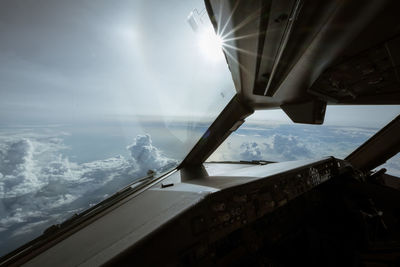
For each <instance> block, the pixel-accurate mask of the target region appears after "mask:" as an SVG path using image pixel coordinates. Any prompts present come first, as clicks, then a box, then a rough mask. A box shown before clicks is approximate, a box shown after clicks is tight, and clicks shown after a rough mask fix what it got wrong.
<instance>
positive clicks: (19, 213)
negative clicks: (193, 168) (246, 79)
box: [0, 0, 235, 255]
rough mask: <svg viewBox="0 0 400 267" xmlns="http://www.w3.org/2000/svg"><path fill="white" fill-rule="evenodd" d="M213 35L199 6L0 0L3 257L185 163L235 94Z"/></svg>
mask: <svg viewBox="0 0 400 267" xmlns="http://www.w3.org/2000/svg"><path fill="white" fill-rule="evenodd" d="M191 12H193V13H191ZM189 14H192V16H194V15H196V17H195V19H196V21H195V23H196V24H195V26H196V27H197V28H196V31H194V28H193V21H191V22H192V23H191V24H190V23H188V16H189ZM193 14H194V15H193ZM213 34H214V33H213V29H212V28H211V24H210V22H209V20H208V16H207V14H206V12H205V10H204V2H203V1H201V0H191V1H178V0H173V1H150V0H142V1H137V0H135V1H134V0H122V1H108V0H82V1H75V0H72V1H64V0H35V1H33V0H4V1H1V3H0V36H1V42H0V255H2V254H5V253H7V252H9V251H10V250H12V249H14V248H16V247H17V246H19V245H21V244H23V243H24V242H26V241H29V240H30V239H31V238H33V237H35V236H38V235H39V234H41V233H42V231H43V230H44V229H46V228H47V227H49V226H50V225H52V224H56V223H60V222H62V221H63V220H65V219H66V218H68V217H71V216H72V215H73V214H75V213H79V212H81V211H82V210H84V209H86V208H88V207H90V206H91V205H94V204H96V203H98V202H99V201H101V200H103V199H105V198H106V197H107V196H110V195H111V194H113V193H114V192H115V191H117V190H119V189H120V188H121V187H123V186H125V185H126V184H128V183H130V182H132V181H134V180H135V179H137V178H140V177H143V176H144V175H146V174H147V172H148V171H149V170H152V171H155V172H156V174H157V175H159V174H160V173H162V172H165V171H167V170H170V169H171V168H173V167H175V166H176V165H177V164H178V163H179V162H180V161H181V160H182V159H183V158H184V157H185V156H186V154H187V153H188V151H190V149H191V148H192V147H193V145H194V144H195V143H196V142H197V140H198V139H199V137H200V136H201V135H202V134H203V132H204V131H205V129H206V128H207V127H208V126H209V125H210V124H211V123H212V121H213V120H214V119H215V118H216V116H217V115H218V114H219V113H220V111H221V110H222V109H223V108H224V107H225V106H226V104H227V103H228V102H229V100H230V99H231V98H232V96H233V95H234V94H235V90H234V86H233V83H232V79H231V75H230V73H229V71H228V68H227V64H226V61H225V58H224V56H223V54H222V52H221V49H220V47H218V40H217V39H218V38H216V37H215V36H214V35H213Z"/></svg>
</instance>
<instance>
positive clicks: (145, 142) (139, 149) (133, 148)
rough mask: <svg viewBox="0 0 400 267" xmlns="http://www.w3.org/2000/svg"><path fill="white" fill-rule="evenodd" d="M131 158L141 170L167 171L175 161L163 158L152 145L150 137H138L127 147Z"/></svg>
mask: <svg viewBox="0 0 400 267" xmlns="http://www.w3.org/2000/svg"><path fill="white" fill-rule="evenodd" d="M127 149H128V151H129V152H130V154H131V156H132V158H133V159H134V160H135V161H136V162H137V163H138V165H139V166H140V168H141V169H142V170H145V171H147V170H154V169H156V170H167V169H169V168H170V167H171V166H173V165H174V164H176V161H175V160H172V159H169V158H166V157H164V156H163V155H162V154H161V151H160V150H158V149H157V148H156V147H154V146H153V145H152V141H151V137H150V135H148V134H146V135H138V136H137V137H136V138H135V141H134V142H133V144H131V145H129V146H127Z"/></svg>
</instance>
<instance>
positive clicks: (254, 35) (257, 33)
mask: <svg viewBox="0 0 400 267" xmlns="http://www.w3.org/2000/svg"><path fill="white" fill-rule="evenodd" d="M259 35H260V33H259V32H255V33H249V34H245V35H241V36H237V37H233V38H225V39H223V40H224V42H230V41H236V40H241V39H246V38H252V37H257V36H259Z"/></svg>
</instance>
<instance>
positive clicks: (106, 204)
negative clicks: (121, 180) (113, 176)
mask: <svg viewBox="0 0 400 267" xmlns="http://www.w3.org/2000/svg"><path fill="white" fill-rule="evenodd" d="M172 171H173V170H171V171H169V172H167V173H164V174H163V175H161V176H160V177H156V176H155V174H156V172H155V171H153V170H149V171H148V172H147V175H146V176H144V177H142V178H140V179H137V180H135V181H133V182H132V183H130V184H128V185H126V186H125V187H123V188H122V189H121V190H119V191H117V192H116V193H114V194H113V195H111V196H110V197H108V198H106V199H105V200H103V201H101V202H99V203H98V204H96V205H94V206H92V207H90V208H88V209H86V210H85V211H83V212H81V213H75V214H74V215H72V216H71V217H70V218H68V219H66V220H65V221H63V222H62V223H60V224H53V225H51V226H50V227H48V228H46V229H45V230H44V231H43V234H42V235H40V236H38V237H37V238H35V239H33V240H31V241H30V242H28V243H26V244H25V245H23V246H21V247H19V248H17V249H16V250H14V251H12V252H10V253H8V254H6V255H4V256H2V257H0V265H1V264H8V263H11V262H12V261H13V259H14V258H15V257H17V256H18V257H20V256H22V255H27V254H29V253H30V251H33V250H35V249H36V248H38V247H41V246H43V245H46V244H47V243H48V242H49V240H53V239H55V238H57V237H59V236H62V235H63V234H65V233H67V232H68V231H70V230H72V229H74V228H75V227H77V226H79V225H81V224H82V223H84V222H85V221H87V220H90V219H91V218H93V217H94V216H96V215H98V214H100V213H101V212H103V211H105V210H106V209H107V208H110V207H111V206H113V205H114V204H116V203H117V202H119V201H121V200H122V199H124V198H126V197H127V196H129V195H131V194H133V193H135V192H137V191H139V190H141V189H142V188H145V187H146V186H148V185H150V184H151V183H152V182H154V180H156V178H161V177H163V176H165V175H167V174H168V173H170V172H172Z"/></svg>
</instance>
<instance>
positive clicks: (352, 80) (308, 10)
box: [206, 0, 400, 109]
mask: <svg viewBox="0 0 400 267" xmlns="http://www.w3.org/2000/svg"><path fill="white" fill-rule="evenodd" d="M206 3H207V6H208V12H209V15H210V17H211V18H212V21H213V22H214V27H215V29H216V32H217V33H219V34H221V33H222V34H223V36H222V37H224V38H226V40H225V47H224V52H225V55H226V58H227V62H228V65H229V68H230V70H231V72H232V76H233V80H234V81H235V86H236V90H237V92H238V94H239V96H240V98H241V99H242V100H244V102H245V103H246V104H247V105H248V106H250V107H251V108H253V109H269V108H277V107H281V106H282V105H293V104H298V103H306V102H311V101H320V100H321V101H326V102H328V104H329V103H333V104H334V103H344V104H398V103H399V102H400V101H399V99H400V94H399V82H400V79H399V77H400V76H399V73H400V69H399V64H398V62H399V58H400V56H399V54H400V53H399V52H398V51H399V49H400V43H399V41H398V39H394V38H395V37H396V36H399V35H398V34H399V33H400V27H399V25H400V23H399V22H400V19H399V16H394V15H393V12H394V11H393V10H399V9H400V2H399V1H391V0H381V1H375V0H367V1H365V0H363V1H361V0H360V1H336V0H332V1H331V0H326V1H319V0H298V1H295V0H285V1H281V0H279V1H278V0H258V1H255V2H254V1H234V0H225V1H216V0H206ZM374 25H378V26H379V27H378V26H376V27H375V26H374ZM227 28H229V31H228V33H229V34H228V35H226V33H227V31H226V29H227ZM369 29H370V30H369ZM379 29H380V30H379ZM369 31H371V32H370V33H368V32H369ZM224 34H225V35H224ZM355 44H361V45H357V47H356V49H354V48H355V47H354V45H355ZM349 48H350V49H349Z"/></svg>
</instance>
